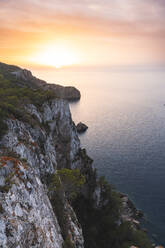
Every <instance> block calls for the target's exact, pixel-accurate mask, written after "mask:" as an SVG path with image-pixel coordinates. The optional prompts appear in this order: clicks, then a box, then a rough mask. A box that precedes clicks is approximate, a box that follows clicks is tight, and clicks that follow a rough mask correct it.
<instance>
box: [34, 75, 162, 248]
mask: <svg viewBox="0 0 165 248" xmlns="http://www.w3.org/2000/svg"><path fill="white" fill-rule="evenodd" d="M38 74H39V73H38ZM39 75H40V77H42V78H45V79H47V80H48V81H51V82H53V81H54V82H57V83H62V84H65V85H68V84H71V85H75V86H76V87H78V88H79V89H80V90H81V93H82V98H81V101H80V102H78V103H73V104H71V111H72V115H73V120H74V121H75V122H76V123H77V122H79V121H82V122H85V123H86V124H87V125H88V126H89V129H88V131H87V132H86V133H85V134H83V135H81V136H80V139H81V143H82V146H84V147H86V148H87V151H88V154H89V155H90V156H91V157H92V158H93V159H94V164H95V167H96V168H97V169H98V173H99V174H100V175H105V176H106V178H107V180H108V181H109V182H110V183H112V184H114V185H115V187H116V188H117V189H118V190H120V191H122V192H124V193H127V194H128V195H129V196H130V198H131V199H132V200H133V201H134V203H135V204H136V206H137V208H139V209H141V210H142V211H143V212H144V213H145V218H146V221H145V226H146V227H147V228H148V230H149V234H150V235H152V234H154V236H156V237H157V240H158V243H159V244H162V245H165V105H164V104H165V73H164V72H163V71H146V72H144V71H143V72H128V71H127V72H119V71H118V72H84V73H83V72H62V71H61V72H56V73H50V72H47V74H43V73H42V75H41V73H40V74H39ZM68 81H69V82H70V83H68Z"/></svg>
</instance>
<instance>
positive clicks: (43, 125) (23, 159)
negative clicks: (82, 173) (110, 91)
mask: <svg viewBox="0 0 165 248" xmlns="http://www.w3.org/2000/svg"><path fill="white" fill-rule="evenodd" d="M26 110H27V111H28V112H29V113H30V115H31V117H32V118H33V119H35V125H31V124H29V123H26V122H23V121H19V120H17V119H15V118H12V119H8V120H7V125H8V132H7V134H6V135H5V136H4V137H3V139H2V140H1V142H0V146H1V149H0V188H1V192H0V198H1V205H0V215H1V218H0V219H1V222H0V247H4V248H5V247H19V248H25V247H43V248H44V247H49V248H50V247H54V248H60V247H62V244H63V238H62V234H61V229H60V226H59V224H58V221H57V218H56V213H54V211H53V209H52V206H51V203H50V201H49V198H48V196H47V192H48V189H47V186H46V185H45V184H44V183H43V182H42V181H43V180H42V179H43V178H44V176H45V175H47V174H52V173H55V171H56V169H57V168H63V167H67V168H75V167H81V166H82V165H81V163H82V161H81V159H80V158H78V153H79V150H80V142H79V138H78V136H77V131H76V128H75V125H74V123H73V122H72V119H71V114H70V110H69V106H68V103H67V102H66V101H65V100H62V99H56V100H53V101H51V102H45V103H44V104H43V105H42V107H41V109H40V110H38V109H37V108H36V107H35V106H34V105H32V104H30V105H27V106H26ZM65 204H66V206H65V208H66V209H67V211H66V215H67V220H68V221H69V225H68V226H69V228H68V233H69V235H70V239H71V241H72V243H73V245H74V247H79V248H81V247H84V245H83V243H84V240H83V235H82V230H81V226H80V224H79V222H78V220H77V217H76V215H75V213H74V211H73V209H72V207H71V206H70V205H69V203H68V202H67V201H66V202H65Z"/></svg>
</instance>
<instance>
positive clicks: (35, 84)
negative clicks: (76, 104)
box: [0, 63, 81, 100]
mask: <svg viewBox="0 0 165 248" xmlns="http://www.w3.org/2000/svg"><path fill="white" fill-rule="evenodd" d="M0 71H1V73H3V75H4V76H5V78H8V79H10V80H11V81H13V82H14V84H17V85H18V86H20V87H31V88H33V89H38V88H40V89H43V90H51V91H52V92H54V94H55V95H56V97H58V98H63V99H67V100H79V99H80V97H81V94H80V91H79V90H78V89H76V88H75V87H70V86H67V87H64V86H61V85H58V84H50V83H49V84H48V83H47V82H45V81H44V80H41V79H38V78H36V77H34V76H33V75H32V73H31V71H29V70H26V69H22V68H20V67H18V66H13V65H7V64H4V63H0ZM12 76H13V77H12Z"/></svg>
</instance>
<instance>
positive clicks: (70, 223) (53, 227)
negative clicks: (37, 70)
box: [0, 64, 151, 248]
mask: <svg viewBox="0 0 165 248" xmlns="http://www.w3.org/2000/svg"><path fill="white" fill-rule="evenodd" d="M19 71H20V69H19V68H17V67H12V68H11V66H7V65H4V64H0V86H1V90H0V115H1V121H0V127H1V135H0V136H1V140H0V199H1V201H0V247H3V248H7V247H17V248H26V247H27V248H29V247H35V248H39V247H42V248H83V247H85V248H88V247H90V248H98V247H100V248H104V247H105V248H108V247H113V248H120V247H121V248H122V247H123V248H127V247H130V246H131V245H138V246H139V247H143V248H149V247H151V246H150V243H149V241H148V239H147V237H146V236H145V234H144V233H143V232H141V231H140V230H138V227H137V224H136V223H133V220H134V217H132V216H131V218H130V219H129V221H128V220H126V219H124V218H123V215H124V214H123V213H124V208H122V197H121V195H120V194H118V193H117V192H115V191H113V190H112V189H111V187H110V186H109V185H108V184H107V182H106V181H105V179H104V178H97V173H96V170H95V169H94V168H93V166H92V159H91V158H89V157H88V155H87V153H86V150H85V149H82V148H81V146H80V140H79V137H78V135H77V130H76V127H75V124H74V122H73V121H72V118H71V113H70V109H69V104H68V101H67V100H66V99H64V98H68V97H63V94H62V95H60V96H59V94H58V92H57V91H56V90H53V92H51V94H50V92H49V90H50V89H52V87H53V86H51V88H50V87H49V86H48V89H47V86H45V84H46V83H45V82H44V83H42V82H39V81H38V79H35V78H34V77H33V76H32V75H31V73H29V72H27V71H24V70H23V71H21V72H19ZM25 74H26V75H25ZM27 74H28V75H27ZM37 83H38V86H37V87H38V91H39V92H40V94H39V93H38V91H37V93H36V89H37V88H36V84H37ZM42 85H44V87H43V86H42ZM55 87H56V86H55ZM22 88H24V89H22ZM64 91H65V90H64ZM76 92H78V91H77V90H76ZM38 94H39V95H38ZM60 94H61V93H60ZM71 98H72V97H71ZM69 99H70V97H69Z"/></svg>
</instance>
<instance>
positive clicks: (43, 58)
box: [30, 45, 78, 68]
mask: <svg viewBox="0 0 165 248" xmlns="http://www.w3.org/2000/svg"><path fill="white" fill-rule="evenodd" d="M30 60H31V62H32V63H34V64H38V65H43V66H52V67H56V68H61V67H64V66H71V65H74V64H77V63H78V56H77V54H76V52H75V51H74V50H73V49H72V48H70V47H66V46H62V45H53V46H52V45H51V46H48V47H47V48H44V49H43V51H40V52H38V53H37V54H35V55H33V56H32V58H30Z"/></svg>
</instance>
